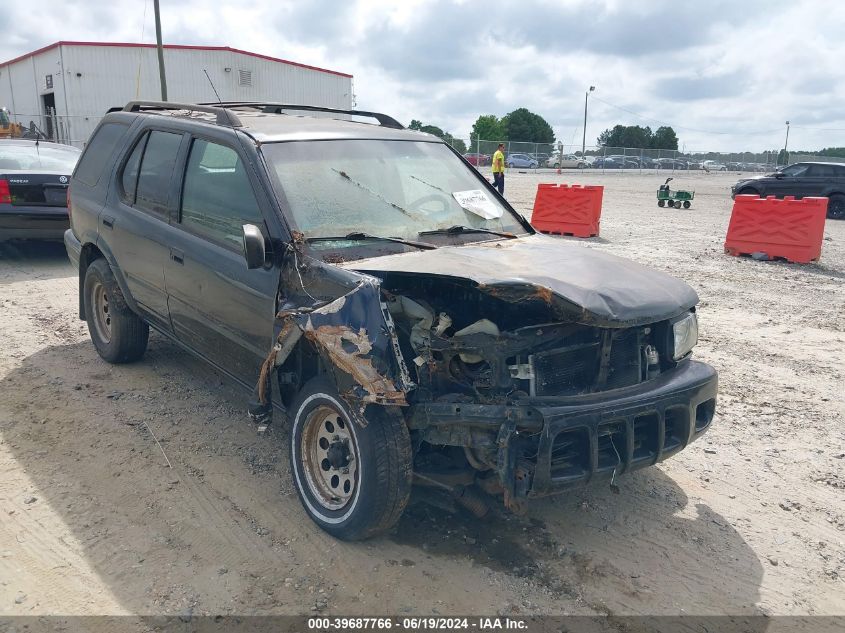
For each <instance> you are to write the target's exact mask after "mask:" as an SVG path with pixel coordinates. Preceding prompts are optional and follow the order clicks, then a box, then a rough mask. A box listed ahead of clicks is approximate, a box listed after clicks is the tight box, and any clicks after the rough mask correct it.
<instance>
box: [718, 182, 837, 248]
mask: <svg viewBox="0 0 845 633" xmlns="http://www.w3.org/2000/svg"><path fill="white" fill-rule="evenodd" d="M825 215H827V198H802V199H801V200H796V199H795V198H794V197H793V196H787V197H786V198H784V199H783V200H778V199H777V198H775V197H774V196H769V197H768V198H758V197H757V196H737V197H736V199H735V200H734V207H733V211H732V212H731V221H730V224H729V225H728V234H727V236H726V237H725V252H726V253H728V254H730V255H753V254H756V253H764V254H765V255H766V256H767V258H768V259H774V258H776V257H777V258H783V259H786V260H787V261H790V262H796V263H801V264H806V263H808V262H812V261H816V260H817V259H818V258H819V257H820V256H821V253H822V237H823V235H824V219H825Z"/></svg>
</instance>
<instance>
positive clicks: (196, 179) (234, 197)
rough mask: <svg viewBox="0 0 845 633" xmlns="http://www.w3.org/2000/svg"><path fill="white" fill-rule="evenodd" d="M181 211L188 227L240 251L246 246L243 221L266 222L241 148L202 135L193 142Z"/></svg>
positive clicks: (247, 222) (182, 221)
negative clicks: (241, 155) (240, 153)
mask: <svg viewBox="0 0 845 633" xmlns="http://www.w3.org/2000/svg"><path fill="white" fill-rule="evenodd" d="M181 212H182V213H181V219H180V221H181V223H182V226H184V227H185V228H186V229H189V230H190V231H192V232H194V233H197V234H198V235H201V236H203V237H207V238H208V239H210V240H213V241H215V242H220V243H221V244H225V245H227V246H229V247H231V248H233V249H235V250H238V251H241V250H242V249H243V245H242V244H243V225H244V224H256V225H258V226H262V225H263V223H264V218H263V217H262V215H261V211H260V209H259V208H258V203H257V202H256V200H255V194H254V193H253V191H252V186H251V185H250V183H249V178H248V177H247V173H246V169H245V166H244V164H243V162H242V161H241V159H240V157H238V154H237V152H235V151H234V150H233V149H230V148H228V147H225V146H223V145H218V144H216V143H210V142H208V141H203V140H201V139H194V142H193V144H192V145H191V153H190V156H189V157H188V165H187V167H186V168H185V181H184V184H183V188H182V208H181Z"/></svg>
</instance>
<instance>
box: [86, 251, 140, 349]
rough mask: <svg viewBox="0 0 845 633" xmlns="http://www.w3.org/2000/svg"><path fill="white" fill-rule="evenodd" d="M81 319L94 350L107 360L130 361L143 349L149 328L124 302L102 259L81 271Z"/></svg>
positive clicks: (118, 287)
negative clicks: (82, 285) (82, 274)
mask: <svg viewBox="0 0 845 633" xmlns="http://www.w3.org/2000/svg"><path fill="white" fill-rule="evenodd" d="M83 293H84V294H83V297H84V302H85V320H86V321H87V322H88V332H89V334H90V335H91V341H92V342H93V343H94V347H95V348H96V349H97V353H98V354H99V355H100V356H101V357H102V359H103V360H105V361H107V362H109V363H115V364H120V363H131V362H133V361H136V360H138V359H140V358H141V357H142V356H143V355H144V352H145V351H146V350H147V341H148V340H149V337H150V327H149V326H148V325H147V324H146V323H144V322H143V321H142V320H141V319H140V317H138V315H137V314H135V313H134V312H132V310H130V309H129V306H128V305H126V299H125V298H124V296H123V292H122V291H121V290H120V286H119V285H118V284H117V280H116V279H115V278H114V274H113V273H112V271H111V268H110V267H109V264H108V262H107V261H106V260H105V259H102V258H100V259H96V260H94V261H93V262H91V264H90V265H89V266H88V269H87V270H86V271H85V282H84V287H83Z"/></svg>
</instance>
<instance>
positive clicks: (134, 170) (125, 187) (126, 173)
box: [120, 134, 149, 204]
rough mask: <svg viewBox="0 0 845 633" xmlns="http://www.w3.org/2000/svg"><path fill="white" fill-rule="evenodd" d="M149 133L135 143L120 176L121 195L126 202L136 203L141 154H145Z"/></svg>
mask: <svg viewBox="0 0 845 633" xmlns="http://www.w3.org/2000/svg"><path fill="white" fill-rule="evenodd" d="M148 137H149V134H144V136H142V137H141V139H140V140H139V141H138V142H137V143H136V144H135V149H133V150H132V154H130V155H129V160H127V161H126V164H125V165H124V166H123V173H122V174H121V176H120V186H121V194H120V197H121V198H122V199H123V201H124V202H125V203H126V204H135V188H136V187H137V186H138V168H139V167H140V166H141V156H142V155H143V154H144V147H145V146H146V144H147V138H148Z"/></svg>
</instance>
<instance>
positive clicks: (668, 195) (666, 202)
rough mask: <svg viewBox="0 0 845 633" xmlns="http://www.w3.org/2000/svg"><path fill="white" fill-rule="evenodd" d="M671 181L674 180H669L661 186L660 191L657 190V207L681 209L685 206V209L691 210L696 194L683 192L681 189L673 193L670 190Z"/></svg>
mask: <svg viewBox="0 0 845 633" xmlns="http://www.w3.org/2000/svg"><path fill="white" fill-rule="evenodd" d="M670 180H672V178H667V179H666V182H664V183H663V184H662V185H660V189H658V190H657V206H658V207H666V206H668V207H675V208H676V209H680V208H681V205H683V207H684V209H689V208H690V207H691V206H692V199H693V198H695V192H694V191H681V190H680V189H678V190H676V191H672V190H671V189H669V181H670Z"/></svg>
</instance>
